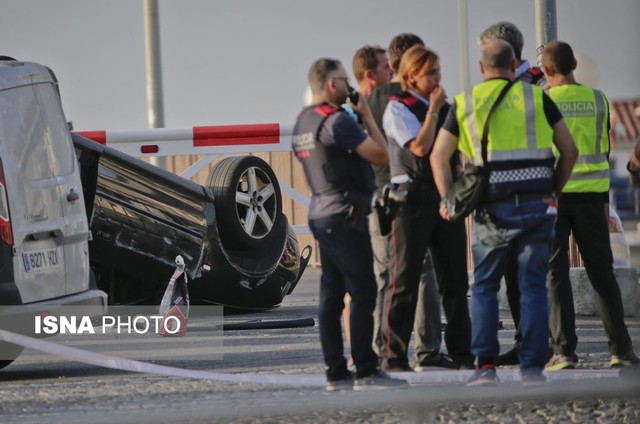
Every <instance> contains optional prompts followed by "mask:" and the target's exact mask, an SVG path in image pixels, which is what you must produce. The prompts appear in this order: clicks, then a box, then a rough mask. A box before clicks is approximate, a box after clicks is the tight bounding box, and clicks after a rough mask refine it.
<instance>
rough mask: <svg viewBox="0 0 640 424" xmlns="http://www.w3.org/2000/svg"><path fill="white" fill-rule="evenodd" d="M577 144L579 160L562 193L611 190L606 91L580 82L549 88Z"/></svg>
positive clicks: (550, 94)
mask: <svg viewBox="0 0 640 424" xmlns="http://www.w3.org/2000/svg"><path fill="white" fill-rule="evenodd" d="M549 96H550V97H551V98H552V99H553V101H554V102H556V104H557V105H558V108H559V109H560V111H561V112H562V115H563V117H564V121H565V122H566V124H567V127H568V128H569V131H570V132H571V135H572V136H573V139H574V140H575V142H576V146H577V147H578V159H577V160H576V163H575V165H574V166H573V172H572V173H571V178H570V179H569V181H568V182H567V184H566V185H565V187H564V189H563V190H562V191H563V193H603V192H606V191H608V190H609V184H610V178H611V175H610V171H609V160H608V153H609V149H610V141H609V133H608V128H607V126H605V123H608V121H607V119H608V116H609V104H608V102H607V100H606V97H605V96H604V94H603V93H602V92H601V91H599V90H594V89H591V88H589V87H585V86H582V85H578V84H566V85H561V86H557V87H552V88H551V89H549Z"/></svg>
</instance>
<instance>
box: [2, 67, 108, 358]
mask: <svg viewBox="0 0 640 424" xmlns="http://www.w3.org/2000/svg"><path fill="white" fill-rule="evenodd" d="M9 59H10V58H6V57H2V58H0V322H4V323H7V322H11V321H12V320H10V319H7V315H14V313H15V311H16V310H18V311H21V312H24V311H27V312H28V313H30V314H31V316H33V314H34V313H38V314H43V313H44V314H46V313H47V312H48V311H50V310H52V309H55V308H59V307H61V306H68V305H83V306H85V305H86V306H95V307H96V308H95V309H93V310H94V311H95V314H104V313H105V312H106V304H107V296H106V294H105V293H104V292H102V291H100V290H97V288H96V287H95V283H90V269H89V245H88V242H89V227H88V223H87V215H86V211H85V204H84V199H83V195H82V184H81V181H80V173H79V169H78V163H77V160H76V156H75V152H74V148H73V144H72V142H71V136H70V132H69V129H68V125H67V121H66V118H65V116H64V113H63V111H62V106H61V101H60V96H59V92H58V87H57V81H56V79H55V76H54V74H53V73H52V72H51V71H50V70H49V69H48V68H46V67H44V66H41V65H38V64H35V63H26V62H19V61H15V60H9ZM27 316H28V314H27ZM13 321H15V319H14V320H13ZM32 321H33V320H32ZM28 324H30V323H27V327H26V328H27V330H28V327H29V325H28ZM0 328H5V329H7V327H6V326H2V325H0ZM32 330H33V329H32ZM21 350H22V349H21V348H16V347H15V346H14V345H9V344H7V343H0V368H2V367H3V366H6V365H8V364H9V363H10V362H11V361H12V360H13V359H15V357H17V354H19V353H20V351H21ZM16 352H17V353H16Z"/></svg>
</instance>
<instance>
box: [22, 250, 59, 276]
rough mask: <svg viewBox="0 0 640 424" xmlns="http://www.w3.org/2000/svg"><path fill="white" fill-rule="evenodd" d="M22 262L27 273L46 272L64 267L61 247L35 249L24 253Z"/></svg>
mask: <svg viewBox="0 0 640 424" xmlns="http://www.w3.org/2000/svg"><path fill="white" fill-rule="evenodd" d="M22 263H23V264H24V270H25V272H26V273H28V274H29V273H37V272H46V271H47V270H49V269H56V268H60V267H62V254H61V251H60V249H46V250H34V251H31V252H23V253H22Z"/></svg>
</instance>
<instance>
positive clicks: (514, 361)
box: [495, 346, 520, 366]
mask: <svg viewBox="0 0 640 424" xmlns="http://www.w3.org/2000/svg"><path fill="white" fill-rule="evenodd" d="M518 351H519V348H518V346H514V347H512V348H511V350H509V351H507V352H505V353H503V354H502V355H498V357H497V358H496V360H495V364H496V365H497V366H502V365H518V364H519V363H520V358H518Z"/></svg>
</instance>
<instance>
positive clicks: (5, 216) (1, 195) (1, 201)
mask: <svg viewBox="0 0 640 424" xmlns="http://www.w3.org/2000/svg"><path fill="white" fill-rule="evenodd" d="M0 239H2V241H4V242H5V243H6V244H8V245H9V246H13V231H12V230H11V215H10V214H9V198H8V197H7V182H6V180H5V178H4V166H3V165H2V159H0Z"/></svg>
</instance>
